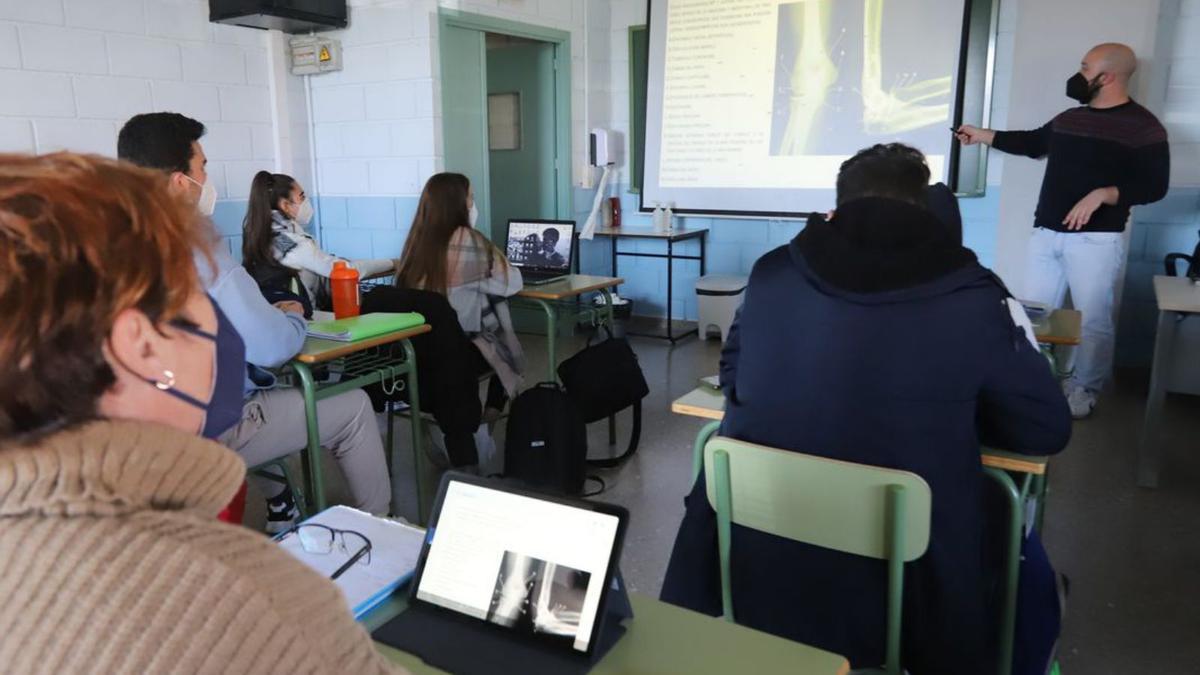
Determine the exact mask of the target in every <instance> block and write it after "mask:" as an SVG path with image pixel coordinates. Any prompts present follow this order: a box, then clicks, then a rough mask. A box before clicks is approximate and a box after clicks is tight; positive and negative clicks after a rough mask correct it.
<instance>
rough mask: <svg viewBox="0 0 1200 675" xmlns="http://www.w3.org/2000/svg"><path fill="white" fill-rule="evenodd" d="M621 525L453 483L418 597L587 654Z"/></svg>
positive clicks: (572, 509) (605, 515)
mask: <svg viewBox="0 0 1200 675" xmlns="http://www.w3.org/2000/svg"><path fill="white" fill-rule="evenodd" d="M619 529H620V519H619V518H618V517H617V516H615V515H611V514H608V513H601V512H598V511H595V510H591V509H588V508H580V507H575V506H570V505H567V504H561V503H557V502H553V501H546V500H542V499H537V498H535V497H529V496H525V495H521V494H514V493H512V492H507V491H504V490H498V489H493V488H489V487H485V486H482V485H476V484H473V483H467V482H460V481H456V480H452V481H450V482H449V483H448V484H447V485H446V488H445V493H444V496H443V498H442V502H441V509H440V511H439V513H438V516H437V523H436V527H435V529H433V530H432V531H431V533H432V534H431V538H430V543H429V548H428V552H427V554H426V557H425V561H424V566H423V569H422V571H421V576H420V579H419V581H418V583H417V588H416V597H417V599H418V600H420V601H423V602H427V603H430V604H433V605H437V606H440V607H443V608H445V609H449V610H453V611H455V612H459V613H461V614H465V615H467V616H471V617H474V618H476V619H481V620H484V621H488V622H490V623H493V624H497V625H499V626H503V627H505V628H507V629H509V630H512V631H514V632H518V633H523V634H529V635H535V636H538V637H540V638H542V639H549V640H552V641H557V642H561V643H562V644H563V645H564V646H565V645H570V647H571V648H573V649H575V650H577V651H580V652H587V651H588V649H589V647H590V644H591V640H592V636H593V632H594V630H593V629H594V628H595V626H596V620H597V614H598V612H599V609H600V605H601V599H602V597H603V595H604V584H605V580H606V576H607V573H608V569H609V565H610V563H611V562H612V557H613V555H614V551H615V549H616V544H617V536H618V531H619Z"/></svg>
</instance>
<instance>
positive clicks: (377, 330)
mask: <svg viewBox="0 0 1200 675" xmlns="http://www.w3.org/2000/svg"><path fill="white" fill-rule="evenodd" d="M423 323H425V317H423V316H421V315H420V314H418V313H416V312H374V313H372V314H363V315H361V316H353V317H350V318H348V319H337V320H335V321H313V322H310V323H309V324H308V334H309V336H310V337H315V338H321V339H324V340H337V341H338V342H357V341H358V340H366V339H367V338H373V337H375V336H377V335H384V334H386V333H394V332H396V331H398V330H404V329H406V328H413V327H415V326H420V325H421V324H423Z"/></svg>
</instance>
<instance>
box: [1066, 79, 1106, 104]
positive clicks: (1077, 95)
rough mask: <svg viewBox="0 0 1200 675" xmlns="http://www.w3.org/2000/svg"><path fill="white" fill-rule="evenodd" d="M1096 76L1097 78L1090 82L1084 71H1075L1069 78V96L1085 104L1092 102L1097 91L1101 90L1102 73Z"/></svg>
mask: <svg viewBox="0 0 1200 675" xmlns="http://www.w3.org/2000/svg"><path fill="white" fill-rule="evenodd" d="M1103 74H1104V73H1101V74H1100V75H1097V76H1096V79H1095V80H1092V81H1091V82H1088V79H1087V78H1086V77H1084V76H1083V73H1075V74H1074V75H1072V76H1071V77H1070V79H1068V80H1067V98H1073V99H1075V100H1076V101H1079V102H1080V103H1082V104H1083V105H1087V104H1088V103H1091V101H1092V99H1093V98H1095V97H1096V92H1098V91H1100V87H1101V85H1100V83H1099V79H1100V77H1101V75H1103Z"/></svg>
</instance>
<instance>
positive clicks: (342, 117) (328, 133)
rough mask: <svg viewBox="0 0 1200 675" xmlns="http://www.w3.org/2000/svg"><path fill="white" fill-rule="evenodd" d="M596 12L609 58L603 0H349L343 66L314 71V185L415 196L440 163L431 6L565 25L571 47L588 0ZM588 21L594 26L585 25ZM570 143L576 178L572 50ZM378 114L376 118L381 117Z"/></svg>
mask: <svg viewBox="0 0 1200 675" xmlns="http://www.w3.org/2000/svg"><path fill="white" fill-rule="evenodd" d="M589 6H592V7H593V9H592V16H590V17H589V20H590V19H592V18H595V19H596V20H597V21H598V22H599V24H598V25H599V30H600V32H601V34H602V35H603V36H604V38H605V40H604V41H605V43H606V44H605V47H604V48H603V49H601V50H599V52H601V53H602V54H603V59H601V60H602V61H603V60H607V58H608V49H607V37H608V13H609V2H608V1H607V0H478V1H472V0H355V1H352V2H350V12H351V13H350V27H349V28H347V29H346V30H343V31H334V32H332V33H330V34H329V35H330V36H331V37H336V38H338V39H340V40H342V44H343V46H344V53H343V55H344V58H345V64H346V68H345V70H344V71H342V72H340V73H332V74H325V75H319V76H314V77H313V78H312V87H313V117H314V121H315V123H316V131H315V137H316V153H317V160H318V164H319V167H320V168H319V175H320V180H321V183H320V192H321V194H322V195H327V196H339V195H346V196H350V195H366V194H371V195H383V196H414V195H417V194H419V192H420V188H421V186H422V185H423V184H424V181H425V179H426V178H427V177H428V176H429V175H430V174H431V173H433V172H434V171H435V169H437V168H439V167H441V166H442V164H443V162H442V158H441V156H440V155H441V152H442V150H441V144H440V135H441V124H442V121H441V101H440V98H441V94H440V85H439V82H440V78H441V74H440V72H438V66H437V49H438V47H437V43H436V35H435V34H436V30H435V29H436V25H437V13H438V9H439V7H446V8H451V9H459V10H462V11H466V12H472V13H477V14H485V15H489V16H496V17H501V18H505V19H512V20H514V21H520V22H524V23H529V24H533V25H538V26H547V27H551V28H556V29H559V30H565V31H569V32H570V33H571V43H572V44H571V48H572V54H573V56H578V57H582V55H583V42H584V39H583V24H584V13H585V12H586V11H587V9H586V8H587V7H589ZM593 27H595V26H593ZM571 77H572V83H573V87H575V88H577V89H578V93H579V95H578V96H573V97H572V114H571V118H572V121H573V125H572V146H573V150H574V155H575V156H574V160H575V161H574V163H573V166H575V167H576V178H577V179H582V164H583V161H582V159H583V156H584V154H583V148H584V145H585V141H586V137H585V134H584V128H583V118H584V108H583V107H584V105H586V101H587V96H584V95H583V90H582V86H583V61H582V58H579V59H576V58H572V72H571ZM600 78H602V80H600V81H596V80H594V81H593V82H592V84H593V85H594V87H593V91H596V92H601V93H599V94H597V97H598V98H597V103H595V105H597V106H599V107H601V108H603V109H604V110H603V113H602V114H598V115H597V118H598V119H600V120H601V121H603V120H606V119H607V118H608V109H609V107H610V104H609V99H608V97H607V93H606V92H607V90H608V88H609V83H608V82H607V81H606V80H607V76H606V75H604V74H603V73H601V75H600ZM381 123H383V124H381Z"/></svg>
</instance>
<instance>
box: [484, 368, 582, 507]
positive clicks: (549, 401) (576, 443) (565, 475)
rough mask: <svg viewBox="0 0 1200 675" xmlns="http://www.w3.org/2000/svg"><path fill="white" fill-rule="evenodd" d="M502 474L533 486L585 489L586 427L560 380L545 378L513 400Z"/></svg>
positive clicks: (562, 490)
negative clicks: (557, 381) (550, 380)
mask: <svg viewBox="0 0 1200 675" xmlns="http://www.w3.org/2000/svg"><path fill="white" fill-rule="evenodd" d="M504 475H505V477H506V478H511V479H514V480H517V481H520V482H521V483H524V484H525V485H527V486H528V487H530V488H532V489H535V490H543V491H547V492H555V493H559V494H564V495H579V494H582V493H583V485H584V482H585V480H586V479H587V428H586V427H585V426H584V424H583V417H582V416H581V415H580V414H579V408H578V407H576V405H575V402H574V401H572V400H571V399H570V398H569V397H568V396H567V394H566V392H564V391H563V390H562V388H561V387H559V386H558V384H556V383H553V382H542V383H541V384H538V385H537V386H535V387H533V388H531V389H529V390H527V391H524V392H522V393H521V394H520V395H519V396H517V398H516V399H515V400H513V402H512V409H511V411H510V412H509V415H508V431H507V432H506V433H505V437H504Z"/></svg>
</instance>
